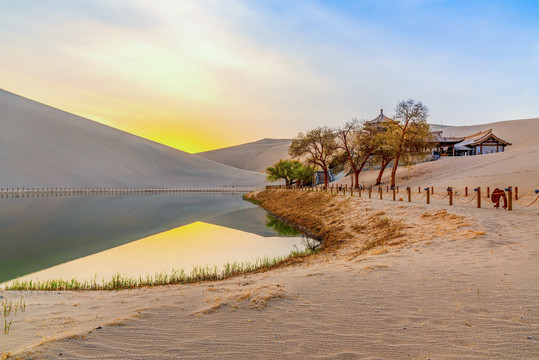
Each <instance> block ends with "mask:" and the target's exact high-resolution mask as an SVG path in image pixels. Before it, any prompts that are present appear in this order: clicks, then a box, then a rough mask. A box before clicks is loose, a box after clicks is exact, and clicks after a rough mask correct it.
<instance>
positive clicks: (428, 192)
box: [425, 188, 430, 204]
mask: <svg viewBox="0 0 539 360" xmlns="http://www.w3.org/2000/svg"><path fill="white" fill-rule="evenodd" d="M425 191H426V192H427V204H430V189H429V188H425Z"/></svg>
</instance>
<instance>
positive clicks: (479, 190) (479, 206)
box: [475, 187, 481, 209]
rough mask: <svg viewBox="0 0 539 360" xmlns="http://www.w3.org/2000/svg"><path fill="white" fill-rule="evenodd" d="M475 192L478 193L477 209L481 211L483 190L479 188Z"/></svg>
mask: <svg viewBox="0 0 539 360" xmlns="http://www.w3.org/2000/svg"><path fill="white" fill-rule="evenodd" d="M475 191H476V192H477V208H478V209H481V188H480V187H478V188H477V189H475Z"/></svg>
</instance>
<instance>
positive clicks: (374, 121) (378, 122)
mask: <svg viewBox="0 0 539 360" xmlns="http://www.w3.org/2000/svg"><path fill="white" fill-rule="evenodd" d="M389 121H393V119H390V118H388V117H387V116H385V115H384V109H380V115H378V116H377V117H375V118H374V119H372V120H371V121H367V124H369V125H381V124H383V123H386V122H389Z"/></svg>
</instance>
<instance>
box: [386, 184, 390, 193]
mask: <svg viewBox="0 0 539 360" xmlns="http://www.w3.org/2000/svg"><path fill="white" fill-rule="evenodd" d="M386 192H387V193H388V192H389V185H387V186H386Z"/></svg>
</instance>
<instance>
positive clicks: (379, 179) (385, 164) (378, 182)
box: [374, 160, 391, 185]
mask: <svg viewBox="0 0 539 360" xmlns="http://www.w3.org/2000/svg"><path fill="white" fill-rule="evenodd" d="M390 162H391V160H389V161H387V162H386V161H382V167H381V168H380V172H379V173H378V178H377V179H376V184H374V185H379V184H381V183H382V175H383V174H384V170H385V169H386V167H387V165H388V164H389V163H390Z"/></svg>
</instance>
